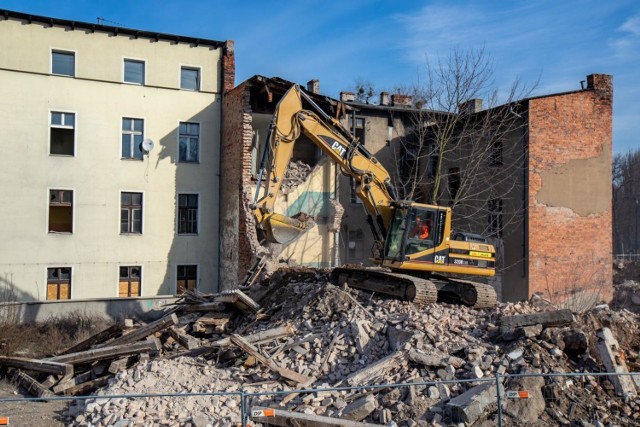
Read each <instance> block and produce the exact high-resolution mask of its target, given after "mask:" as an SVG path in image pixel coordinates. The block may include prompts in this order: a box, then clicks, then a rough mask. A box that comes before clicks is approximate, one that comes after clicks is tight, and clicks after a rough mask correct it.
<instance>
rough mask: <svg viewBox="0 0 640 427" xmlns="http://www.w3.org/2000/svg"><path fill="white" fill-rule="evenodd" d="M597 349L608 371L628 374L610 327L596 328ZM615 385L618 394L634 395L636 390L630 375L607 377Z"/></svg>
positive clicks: (622, 355) (623, 358) (622, 353)
mask: <svg viewBox="0 0 640 427" xmlns="http://www.w3.org/2000/svg"><path fill="white" fill-rule="evenodd" d="M597 335H598V350H599V351H600V357H601V358H602V363H603V364H604V366H605V368H607V371H608V372H615V373H619V374H628V373H629V369H628V368H627V363H626V361H625V355H624V351H623V350H622V349H621V348H620V346H619V345H618V341H617V340H616V339H615V337H614V336H613V333H612V332H611V329H609V328H602V329H600V330H598V333H597ZM608 378H609V379H610V380H611V382H612V383H613V386H614V387H615V390H616V394H617V395H618V396H636V395H637V390H636V387H635V385H634V383H633V379H632V378H631V376H630V375H612V376H610V377H608Z"/></svg>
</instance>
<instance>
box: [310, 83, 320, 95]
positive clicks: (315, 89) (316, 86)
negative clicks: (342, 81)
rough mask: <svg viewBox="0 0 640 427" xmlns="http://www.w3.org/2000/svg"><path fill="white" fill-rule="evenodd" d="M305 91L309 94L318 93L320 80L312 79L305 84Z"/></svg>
mask: <svg viewBox="0 0 640 427" xmlns="http://www.w3.org/2000/svg"><path fill="white" fill-rule="evenodd" d="M307 90H308V91H309V92H311V93H316V94H319V93H320V80H318V79H313V80H309V81H308V82H307Z"/></svg>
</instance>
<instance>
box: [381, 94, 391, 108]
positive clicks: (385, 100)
mask: <svg viewBox="0 0 640 427" xmlns="http://www.w3.org/2000/svg"><path fill="white" fill-rule="evenodd" d="M380 105H389V92H380Z"/></svg>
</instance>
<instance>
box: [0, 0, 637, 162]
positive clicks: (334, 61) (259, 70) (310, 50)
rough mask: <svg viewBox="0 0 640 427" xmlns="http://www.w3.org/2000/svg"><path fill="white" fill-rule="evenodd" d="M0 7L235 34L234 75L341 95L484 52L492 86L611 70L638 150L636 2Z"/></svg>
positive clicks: (623, 142) (559, 82) (563, 84)
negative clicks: (441, 60) (456, 54)
mask: <svg viewBox="0 0 640 427" xmlns="http://www.w3.org/2000/svg"><path fill="white" fill-rule="evenodd" d="M0 8H5V9H10V10H15V11H19V12H26V13H33V14H36V15H45V16H52V17H56V18H61V19H70V20H78V21H86V22H96V18H97V17H101V18H104V19H105V20H106V21H105V24H107V25H120V26H123V27H127V28H136V29H141V30H148V31H158V32H165V33H171V34H179V35H185V36H193V37H202V38H208V39H214V40H226V39H232V40H235V42H236V73H237V74H236V83H240V82H242V81H243V80H245V79H247V78H249V77H251V76H252V75H254V74H261V75H265V76H270V77H271V76H277V77H282V78H285V79H288V80H291V81H295V82H298V83H302V84H304V83H306V82H307V81H308V80H310V79H313V78H317V79H319V80H320V89H321V92H322V93H324V94H326V95H329V96H332V97H338V95H339V92H340V91H342V90H352V89H353V87H354V84H355V82H356V80H358V79H359V80H363V81H369V82H371V83H373V84H374V86H375V88H376V89H377V91H381V90H386V89H389V88H391V87H393V86H398V85H410V84H414V83H417V82H418V81H419V80H420V79H421V78H423V77H424V75H423V73H424V69H425V64H426V60H427V59H430V60H431V61H433V60H434V59H435V58H437V57H438V56H440V57H446V56H447V55H448V54H449V53H451V51H452V49H454V48H458V49H462V50H466V49H477V48H484V50H485V52H486V53H487V54H488V55H490V56H491V58H492V60H493V63H494V67H495V70H496V71H495V82H496V86H497V87H498V88H500V89H502V90H507V89H508V88H509V86H510V85H511V83H512V82H513V81H514V80H515V79H519V80H520V81H522V82H524V83H528V84H532V83H534V82H535V81H536V80H538V78H539V79H540V80H539V84H538V86H537V89H536V92H535V94H537V95H542V94H548V93H554V92H564V91H570V90H577V89H579V88H580V81H581V80H584V79H585V77H586V75H587V74H591V73H606V74H613V76H614V125H613V126H614V131H613V141H614V152H615V153H624V152H627V151H628V150H631V149H636V148H640V132H638V131H639V130H640V115H639V113H638V111H639V108H638V105H640V82H639V80H640V2H639V1H637V0H610V1H605V0H598V1H593V0H584V1H577V0H563V1H557V0H541V1H528V2H524V1H521V2H518V1H506V0H505V1H501V0H493V1H455V0H449V1H408V0H406V1H401V0H396V1H391V0H388V1H383V0H349V1H331V0H322V1H320V0H317V1H316V0H308V1H307V0H299V1H288V2H287V1H282V0H281V1H268V0H265V1H238V0H236V1H228V0H219V1H217V0H192V1H184V0H183V1H174V0H163V1H160V0H156V1H150V0H135V1H122V0H121V1H113V0H102V1H100V2H97V1H88V0H66V1H52V0H31V1H24V0H0Z"/></svg>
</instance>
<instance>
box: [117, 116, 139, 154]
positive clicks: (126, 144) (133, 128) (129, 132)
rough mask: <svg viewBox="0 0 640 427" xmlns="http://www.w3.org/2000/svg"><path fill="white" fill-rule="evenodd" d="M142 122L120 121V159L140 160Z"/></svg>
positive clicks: (132, 120) (135, 120) (127, 119)
mask: <svg viewBox="0 0 640 427" xmlns="http://www.w3.org/2000/svg"><path fill="white" fill-rule="evenodd" d="M143 130H144V120H142V119H130V118H126V117H125V118H123V119H122V158H123V159H140V160H142V147H141V144H142V139H143V137H144V132H143Z"/></svg>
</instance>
